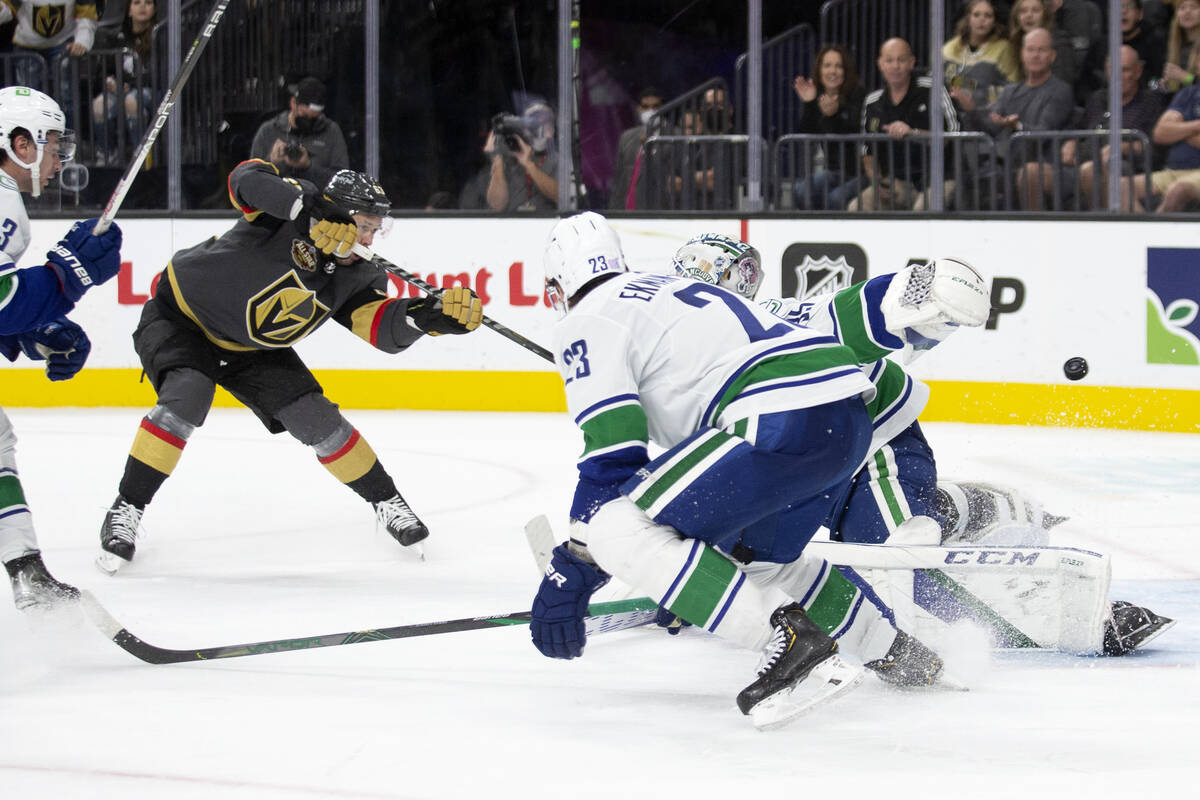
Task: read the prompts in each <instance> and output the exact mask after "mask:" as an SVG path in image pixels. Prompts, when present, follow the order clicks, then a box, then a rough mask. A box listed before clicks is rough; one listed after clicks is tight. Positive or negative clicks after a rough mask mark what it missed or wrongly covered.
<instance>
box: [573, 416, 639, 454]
mask: <svg viewBox="0 0 1200 800" xmlns="http://www.w3.org/2000/svg"><path fill="white" fill-rule="evenodd" d="M579 427H580V429H581V430H582V431H583V455H584V456H587V454H588V453H593V452H595V451H597V450H603V449H605V448H609V447H612V446H613V445H617V444H623V443H625V442H637V443H639V444H645V443H646V442H647V441H649V439H650V434H649V431H648V429H647V427H646V412H645V411H643V410H642V407H641V406H640V405H638V404H637V403H631V404H630V405H625V406H618V407H617V408H612V409H609V410H608V411H603V412H601V413H599V414H597V415H596V416H594V417H592V418H591V419H589V420H587V421H586V422H584V423H583V424H582V425H580V426H579Z"/></svg>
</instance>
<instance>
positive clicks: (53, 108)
mask: <svg viewBox="0 0 1200 800" xmlns="http://www.w3.org/2000/svg"><path fill="white" fill-rule="evenodd" d="M18 129H23V130H25V131H27V132H28V133H29V135H30V137H31V138H32V139H33V142H34V144H35V145H36V146H37V156H36V157H35V158H34V159H33V161H32V162H31V163H28V164H26V163H25V162H24V161H22V160H21V159H20V158H18V157H17V154H16V153H15V152H13V149H12V135H13V133H14V132H16V131H17V130H18ZM51 133H57V134H58V157H59V159H60V160H61V161H62V162H63V163H64V164H65V163H66V162H68V161H70V160H71V159H72V158H74V156H75V133H74V131H70V130H68V129H67V124H66V117H64V116H63V112H62V109H61V108H59V107H58V103H56V102H54V100H52V99H51V98H50V97H49V96H47V95H45V94H43V93H42V92H39V91H38V90H37V89H30V88H29V87H27V86H6V87H4V88H3V89H0V148H3V150H4V152H5V153H7V154H8V157H9V158H11V159H12V160H13V161H14V162H15V163H16V164H17V165H19V166H21V167H24V168H25V169H27V170H29V173H30V177H31V178H32V179H33V196H34V197H37V196H38V195H40V194H41V193H42V182H41V179H40V178H41V174H40V173H41V164H42V153H43V152H44V151H45V149H46V143H47V142H48V141H49V138H50V134H51Z"/></svg>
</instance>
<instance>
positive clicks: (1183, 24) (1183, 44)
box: [1162, 0, 1200, 92]
mask: <svg viewBox="0 0 1200 800" xmlns="http://www.w3.org/2000/svg"><path fill="white" fill-rule="evenodd" d="M1197 40H1200V0H1179V2H1177V3H1176V4H1175V17H1174V19H1172V20H1171V26H1170V28H1168V30H1167V60H1166V63H1165V64H1164V65H1163V73H1162V77H1163V81H1164V82H1165V83H1166V85H1167V90H1168V91H1170V92H1177V91H1179V90H1180V89H1181V88H1183V87H1184V86H1191V85H1192V83H1193V82H1194V81H1195V80H1196V74H1197V73H1198V72H1200V47H1198V46H1197V44H1196V43H1197Z"/></svg>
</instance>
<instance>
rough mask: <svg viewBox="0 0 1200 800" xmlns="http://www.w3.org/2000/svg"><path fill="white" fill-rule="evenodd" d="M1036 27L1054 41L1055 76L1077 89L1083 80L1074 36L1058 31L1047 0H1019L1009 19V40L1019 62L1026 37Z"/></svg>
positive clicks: (1053, 70) (1052, 70)
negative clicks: (1047, 33) (1073, 40)
mask: <svg viewBox="0 0 1200 800" xmlns="http://www.w3.org/2000/svg"><path fill="white" fill-rule="evenodd" d="M1034 28H1045V29H1046V30H1048V31H1050V36H1051V37H1052V38H1053V39H1054V66H1053V67H1052V68H1051V72H1053V73H1054V77H1056V78H1061V79H1062V80H1064V81H1066V82H1067V83H1069V84H1071V88H1072V89H1074V88H1075V82H1076V81H1077V80H1079V70H1080V65H1079V63H1078V61H1077V59H1076V57H1075V48H1074V47H1073V46H1072V44H1071V35H1070V33H1069V32H1068V31H1065V30H1056V29H1055V27H1054V12H1053V11H1051V10H1050V4H1049V3H1048V2H1047V0H1017V2H1016V3H1015V4H1014V5H1013V7H1012V13H1011V14H1010V15H1009V18H1008V40H1009V41H1010V42H1012V46H1013V53H1014V54H1015V55H1016V56H1017V58H1018V60H1019V59H1020V56H1021V44H1022V43H1023V42H1024V40H1025V34H1027V33H1029V31H1031V30H1033V29H1034Z"/></svg>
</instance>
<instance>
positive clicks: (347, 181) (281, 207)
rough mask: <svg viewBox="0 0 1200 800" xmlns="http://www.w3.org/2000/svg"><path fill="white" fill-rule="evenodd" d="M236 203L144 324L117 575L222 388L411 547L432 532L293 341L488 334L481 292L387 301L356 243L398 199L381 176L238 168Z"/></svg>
mask: <svg viewBox="0 0 1200 800" xmlns="http://www.w3.org/2000/svg"><path fill="white" fill-rule="evenodd" d="M229 199H230V201H231V202H232V203H233V205H234V207H235V208H236V209H237V210H239V211H240V212H241V213H242V218H241V219H240V220H238V222H237V223H236V224H234V226H233V227H232V228H230V229H229V230H228V231H226V232H225V233H223V234H222V235H220V236H217V237H214V238H210V239H207V240H205V241H204V242H201V243H200V244H198V245H195V246H193V247H189V248H186V249H184V250H180V251H179V252H177V253H175V254H174V256H172V257H171V260H170V261H169V262H168V263H167V267H166V269H165V270H164V271H163V273H162V275H161V277H160V279H159V280H158V283H157V288H156V290H155V293H154V296H153V297H152V298H150V300H148V301H147V302H146V304H145V305H144V306H143V307H142V316H141V320H140V321H139V323H138V326H137V329H136V330H135V331H134V333H133V346H134V349H135V350H136V351H137V354H138V358H139V359H140V360H141V362H142V367H143V369H144V370H145V372H146V375H147V377H149V379H150V382H151V384H153V386H154V389H155V391H156V392H157V393H158V403H157V405H155V406H154V408H152V409H151V410H150V412H149V413H148V414H146V416H145V418H144V419H143V420H142V422H141V425H139V426H138V430H137V433H136V434H135V436H134V440H133V446H132V447H131V448H130V451H129V457H128V459H127V460H126V462H125V472H124V474H123V475H122V477H121V482H120V486H119V494H118V495H117V499H116V500H115V501H114V502H113V504H112V507H111V508H110V509H109V511H108V513H107V514H106V515H105V517H104V523H103V524H102V526H101V528H100V547H101V553H100V557H99V558H98V559H97V561H96V565H97V566H98V567H100V569H101V570H103V571H105V572H108V573H109V574H112V573H114V572H116V571H117V570H118V569H120V568H121V566H123V565H124V564H125V563H127V562H129V561H131V560H132V559H133V556H134V551H135V549H136V543H137V534H138V529H139V525H140V522H141V516H142V512H143V511H144V510H145V508H146V506H147V505H148V504H149V503H150V501H151V500H152V499H153V498H154V495H155V493H156V492H157V491H158V489H159V488H160V487H161V486H162V484H163V483H164V482H165V481H166V480H167V478H168V477H170V475H171V473H172V471H173V470H174V469H175V466H176V464H177V463H178V462H179V458H180V457H181V456H182V455H183V449H184V446H185V445H186V444H187V441H188V438H189V437H190V436H191V435H192V433H193V432H194V431H195V430H196V428H198V427H200V426H201V425H203V424H204V421H205V419H206V417H207V416H208V412H209V409H210V408H211V407H212V403H213V397H214V392H215V390H216V387H217V386H221V387H223V388H225V389H227V390H228V391H229V393H230V394H232V395H233V396H234V397H235V398H236V399H237V400H238V401H239V402H240V403H242V404H243V405H245V406H247V407H248V408H249V409H250V410H251V411H253V412H254V414H255V416H257V417H258V418H259V419H260V420H261V421H262V422H263V424H264V425H265V426H266V427H267V430H269V431H270V432H271V433H281V432H283V431H285V430H286V431H287V432H288V433H290V434H291V435H292V436H293V437H295V438H296V439H297V440H298V441H300V442H301V443H303V444H305V445H308V446H309V447H311V448H312V450H313V453H314V455H316V457H317V460H318V461H319V462H320V463H321V465H322V466H324V467H325V468H326V469H327V470H329V472H330V473H331V474H332V475H333V476H334V477H335V478H337V479H338V480H339V481H341V482H342V483H344V484H345V485H346V486H347V487H349V488H350V489H351V490H353V491H354V492H355V493H356V494H358V495H359V496H360V497H362V498H363V499H364V500H366V501H367V502H368V503H370V504H371V505H372V507H373V508H374V509H375V516H376V519H377V520H378V522H379V524H380V525H381V526H382V527H383V528H384V529H385V530H387V532H388V533H389V534H390V535H391V536H392V537H393V538H395V539H396V541H398V542H399V543H400V544H401V545H403V546H405V547H409V546H411V545H415V544H416V543H418V542H420V541H421V540H422V539H424V538H426V537H427V536H428V535H429V530H428V529H427V528H426V527H425V524H424V523H422V522H421V520H420V519H418V518H417V516H416V514H415V513H413V511H412V509H411V508H410V507H409V506H408V504H407V503H406V502H405V500H404V498H403V497H401V495H400V493H399V492H398V491H397V489H396V484H395V482H394V481H393V480H392V477H391V476H390V475H389V474H388V473H387V471H386V470H385V469H384V468H383V465H382V464H380V463H379V460H378V459H377V458H376V456H375V452H374V450H372V449H371V446H370V445H369V444H367V441H366V440H365V439H364V438H363V437H362V436H361V435H359V432H358V431H357V430H356V429H355V428H354V426H353V425H351V424H350V422H349V421H348V420H346V418H345V417H343V416H342V414H341V412H340V411H339V410H338V407H337V405H335V404H334V403H333V402H332V401H330V400H329V399H327V398H326V397H325V394H324V390H323V389H322V388H321V384H320V383H319V382H318V381H317V379H316V377H314V376H313V374H312V372H311V371H310V370H309V368H308V367H307V365H305V363H304V362H303V361H302V360H301V358H300V356H299V355H298V354H297V353H296V351H295V349H294V346H295V345H296V344H297V343H299V342H300V341H301V340H302V339H304V338H305V337H307V336H308V335H309V334H310V333H312V332H313V331H315V330H316V329H317V328H319V327H320V326H321V325H323V324H324V323H326V322H328V321H329V320H334V321H336V322H337V323H338V324H340V325H342V326H343V327H345V328H347V329H349V330H350V331H351V332H352V333H354V334H355V335H357V336H358V337H360V338H361V339H363V340H364V341H366V342H367V343H368V344H370V345H371V346H373V347H375V348H377V349H378V350H381V351H383V352H385V353H398V352H400V351H402V350H405V349H407V348H408V347H410V346H411V345H413V344H415V343H416V342H417V341H418V340H419V339H421V338H422V337H423V336H424V335H425V334H430V335H438V334H460V333H467V332H469V331H472V330H475V329H476V328H477V327H479V324H480V322H481V321H482V313H483V312H482V306H481V305H480V301H479V298H478V297H477V296H475V294H474V292H472V291H471V290H470V289H468V288H465V287H462V286H455V287H452V288H450V289H446V290H445V291H444V292H442V293H441V294H440V295H438V296H426V297H421V298H418V299H401V298H390V297H388V295H387V291H386V289H387V282H388V279H387V274H386V273H385V272H384V271H383V269H382V268H380V267H379V266H378V265H377V264H376V263H374V262H370V261H363V260H362V259H360V258H359V256H358V255H357V254H356V253H355V252H354V247H355V245H356V244H357V245H363V246H370V244H371V243H372V241H373V239H374V237H375V234H376V233H377V232H378V231H379V230H380V229H381V228H382V227H383V225H384V222H385V221H386V219H385V218H386V217H387V214H388V212H389V210H390V208H391V203H390V201H389V200H388V197H387V195H386V194H385V193H384V191H383V189H382V188H381V187H380V186H379V184H378V182H376V181H375V180H374V179H373V178H371V177H369V176H367V175H364V174H362V173H359V172H354V171H352V170H348V169H347V170H340V171H338V172H336V173H334V176H333V177H332V178H331V179H330V180H329V182H328V183H327V184H326V185H325V187H324V189H318V188H317V187H316V186H314V185H313V184H311V183H309V182H308V181H303V180H297V179H295V178H282V177H280V175H279V171H278V169H277V168H276V167H275V165H274V164H272V163H270V162H267V161H261V160H258V159H252V160H250V161H244V162H242V163H241V164H239V165H238V166H237V167H236V168H235V169H234V170H233V172H232V173H230V175H229Z"/></svg>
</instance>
